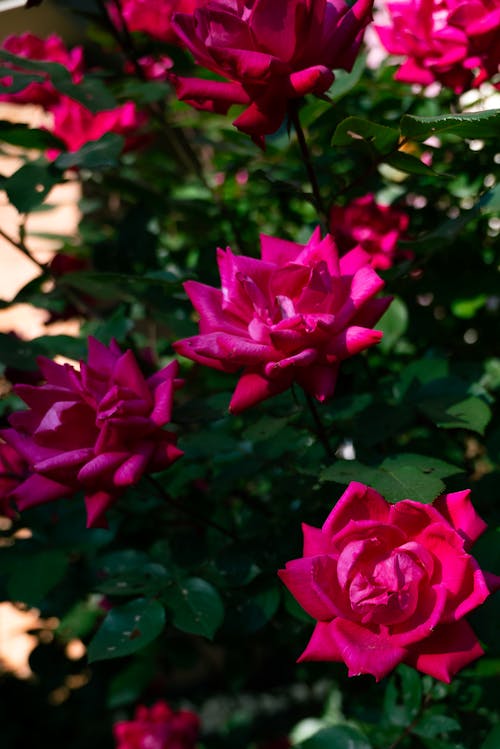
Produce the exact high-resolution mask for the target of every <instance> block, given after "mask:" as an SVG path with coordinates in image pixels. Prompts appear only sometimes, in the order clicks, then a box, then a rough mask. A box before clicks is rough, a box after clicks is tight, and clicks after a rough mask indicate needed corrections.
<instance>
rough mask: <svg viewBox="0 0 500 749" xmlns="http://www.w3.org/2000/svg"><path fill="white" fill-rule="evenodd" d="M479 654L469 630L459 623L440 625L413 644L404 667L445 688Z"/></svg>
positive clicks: (462, 621) (477, 645)
mask: <svg viewBox="0 0 500 749" xmlns="http://www.w3.org/2000/svg"><path fill="white" fill-rule="evenodd" d="M483 653H484V651H483V649H482V647H481V645H480V644H479V641H478V639H477V637H476V635H475V634H474V631H473V629H472V627H471V626H470V625H469V624H468V623H467V622H466V621H464V620H461V621H459V622H453V623H451V624H441V625H440V626H439V627H437V629H436V631H435V632H433V634H432V635H430V637H427V638H426V639H425V640H422V641H420V642H418V643H415V645H414V646H413V647H412V648H410V652H409V655H408V656H407V657H406V658H405V663H408V664H409V665H410V666H414V667H415V668H417V669H418V670H419V671H422V672H423V673H424V674H429V675H430V676H433V677H434V678H435V679H439V680H440V681H444V682H446V683H447V684H449V683H450V681H451V679H452V677H453V676H454V675H455V674H456V673H457V671H460V669H461V668H464V666H467V665H468V664H469V663H471V662H472V661H475V660H476V658H479V657H480V656H481V655H483Z"/></svg>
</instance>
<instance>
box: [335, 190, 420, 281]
mask: <svg viewBox="0 0 500 749" xmlns="http://www.w3.org/2000/svg"><path fill="white" fill-rule="evenodd" d="M408 224H409V217H408V214H406V213H405V212H404V211H402V210H399V209H398V208H393V207H392V206H390V205H382V204H380V203H377V202H376V201H375V196H374V195H373V194H372V193H370V194H368V195H363V197H361V198H355V200H352V201H351V202H350V203H348V204H347V205H346V206H340V205H335V206H333V207H332V209H331V211H330V231H331V232H332V234H333V236H334V237H335V241H336V242H337V245H338V247H339V249H340V250H341V251H342V252H347V251H348V250H351V249H352V248H353V247H361V248H362V249H363V250H365V251H366V252H368V253H369V254H370V255H371V264H372V267H373V268H380V269H381V270H386V269H387V268H390V267H391V266H392V265H393V263H394V260H395V258H396V257H397V244H398V241H399V240H400V239H401V238H403V237H404V235H405V232H406V230H407V228H408ZM400 254H401V253H400Z"/></svg>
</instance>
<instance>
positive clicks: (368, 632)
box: [278, 482, 500, 682]
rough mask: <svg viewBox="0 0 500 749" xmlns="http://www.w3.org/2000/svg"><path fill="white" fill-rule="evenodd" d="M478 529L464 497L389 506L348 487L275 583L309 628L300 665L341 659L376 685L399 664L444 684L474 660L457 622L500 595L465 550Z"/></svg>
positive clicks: (472, 639) (307, 532) (499, 580)
mask: <svg viewBox="0 0 500 749" xmlns="http://www.w3.org/2000/svg"><path fill="white" fill-rule="evenodd" d="M485 528H486V525H485V523H484V522H483V521H482V520H481V518H480V517H479V516H478V515H477V514H476V512H475V510H474V508H473V506H472V504H471V502H470V499H469V491H468V490H466V491H461V492H455V493H453V494H444V495H443V496H441V497H439V498H438V499H437V500H436V501H435V502H434V504H433V505H424V504H420V503H418V502H414V501H412V500H410V499H405V500H403V501H401V502H398V503H397V504H395V505H390V504H389V503H388V502H386V501H385V499H384V498H383V497H381V495H380V494H378V493H377V492H376V491H374V490H373V489H371V488H369V487H368V486H364V485H363V484H358V483H355V482H352V483H351V484H350V485H349V487H348V488H347V490H346V492H345V493H344V495H343V496H342V497H341V499H340V500H339V502H338V503H337V504H336V505H335V507H334V508H333V510H332V512H331V513H330V515H329V516H328V518H327V519H326V521H325V523H324V525H323V527H322V528H313V527H311V526H309V525H304V526H303V531H304V556H303V557H302V558H301V559H294V560H293V561H292V562H288V564H287V565H286V567H285V569H283V570H280V571H279V573H278V574H279V576H280V577H281V579H282V581H283V582H284V583H285V585H286V586H287V587H288V589H289V590H290V592H291V593H292V594H293V595H294V596H295V598H296V599H297V601H298V602H299V603H300V605H301V606H302V607H303V608H304V609H305V610H306V611H307V613H308V614H310V615H311V616H312V617H314V619H317V620H318V621H317V624H316V627H315V629H314V632H313V634H312V637H311V639H310V641H309V644H308V645H307V647H306V649H305V651H304V653H303V654H302V655H301V657H300V659H299V660H302V661H307V660H309V661H341V662H344V663H345V664H346V666H347V667H348V669H349V676H356V675H358V674H373V676H375V678H376V679H377V681H378V680H379V679H381V678H382V677H384V676H385V675H386V674H387V673H389V671H391V670H392V669H393V668H394V667H395V666H397V665H398V663H401V662H403V663H407V664H409V665H411V666H414V667H415V668H417V669H418V670H420V671H423V672H424V673H426V674H430V675H431V676H434V677H435V678H436V679H440V680H442V681H445V682H449V681H450V679H451V677H452V676H453V675H454V674H455V673H456V672H457V671H458V670H459V669H461V668H463V667H464V666H466V665H467V664H468V663H470V662H471V661H473V660H474V659H475V658H478V657H479V656H480V655H482V653H483V650H482V648H481V646H480V644H479V642H478V640H477V638H476V636H475V634H474V632H473V630H472V629H471V627H470V625H469V624H468V623H467V622H466V621H465V619H464V617H465V616H466V614H468V613H469V612H470V611H472V610H473V609H475V608H476V607H477V606H479V605H480V604H481V603H483V601H484V600H485V599H486V598H487V597H488V596H489V595H490V593H492V592H493V591H494V590H497V589H498V588H499V587H500V577H497V576H495V575H492V574H491V573H488V572H484V571H482V570H481V569H480V568H479V565H478V563H477V562H476V560H475V559H474V558H473V557H472V556H470V555H469V554H468V549H469V547H470V546H471V544H472V543H473V542H474V541H475V540H476V539H477V538H478V536H479V535H480V534H481V533H482V532H483V531H484V530H485Z"/></svg>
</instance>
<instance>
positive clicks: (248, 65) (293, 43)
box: [172, 0, 373, 145]
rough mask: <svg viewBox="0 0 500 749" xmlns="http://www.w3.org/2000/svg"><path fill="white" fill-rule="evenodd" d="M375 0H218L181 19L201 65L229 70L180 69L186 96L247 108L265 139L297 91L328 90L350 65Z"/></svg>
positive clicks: (246, 115) (246, 118)
mask: <svg viewBox="0 0 500 749" xmlns="http://www.w3.org/2000/svg"><path fill="white" fill-rule="evenodd" d="M372 4H373V0H357V2H355V3H354V5H353V6H352V7H350V6H349V5H348V4H347V3H346V2H345V1H344V0H259V1H258V2H254V0H238V2H235V0H213V1H211V2H208V4H206V5H204V6H203V7H202V8H199V9H197V10H195V11H194V13H192V14H190V15H185V14H182V13H177V14H176V15H175V16H174V19H173V24H172V25H173V27H174V29H175V30H176V32H177V34H178V36H179V39H180V40H181V41H182V42H183V43H184V45H185V46H186V47H187V49H189V50H190V52H191V53H192V55H193V57H194V58H195V60H196V62H197V63H198V64H199V65H202V66H203V67H205V68H207V69H208V70H211V71H212V72H213V73H216V74H217V75H219V76H221V77H222V78H223V79H225V80H223V81H219V80H218V81H215V80H207V79H206V78H203V79H202V78H183V77H173V78H172V82H173V84H174V85H175V88H176V90H177V95H178V97H179V98H180V99H182V100H183V101H186V102H187V103H188V104H191V105H192V106H194V107H196V108H197V109H206V110H208V111H213V112H219V113H222V114H225V113H226V112H227V111H228V109H229V108H230V107H231V106H232V105H233V104H242V105H244V106H245V107H246V109H245V110H244V112H243V113H242V114H241V115H240V116H239V117H238V118H237V119H236V120H235V121H234V124H235V125H236V127H237V128H239V129H240V130H242V131H243V132H244V133H248V134H249V135H251V136H252V138H253V139H254V140H255V141H256V142H257V143H259V144H260V145H262V144H263V140H264V136H265V135H268V134H270V133H274V132H275V131H276V130H277V129H278V128H279V126H280V125H281V123H282V122H283V119H284V118H285V115H286V110H287V104H288V102H289V100H290V99H295V98H300V97H302V96H304V95H305V94H322V93H324V92H325V91H326V90H327V89H328V88H329V87H330V86H331V84H332V82H333V79H334V75H333V72H332V70H333V68H344V69H346V70H350V69H351V67H352V65H353V63H354V60H355V58H356V55H357V53H358V50H359V46H360V44H361V40H362V37H363V31H364V27H365V26H366V24H367V23H368V22H369V21H370V20H371V9H372Z"/></svg>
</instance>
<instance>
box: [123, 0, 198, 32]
mask: <svg viewBox="0 0 500 749" xmlns="http://www.w3.org/2000/svg"><path fill="white" fill-rule="evenodd" d="M206 1H207V0H120V2H121V6H122V13H123V18H124V19H125V22H126V24H127V28H128V30H129V31H142V32H143V33H144V34H149V35H150V36H152V37H154V38H155V39H160V40H161V41H163V42H170V43H175V42H178V39H177V35H176V33H175V31H174V30H173V28H172V23H171V21H172V15H173V14H174V13H177V12H179V13H193V11H194V10H195V9H196V8H198V7H199V6H200V5H203V4H204V2H206ZM110 11H111V14H112V17H113V20H114V22H115V24H116V25H117V26H118V28H120V19H119V17H118V13H117V12H116V10H115V8H114V7H113V4H112V3H111V4H110Z"/></svg>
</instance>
